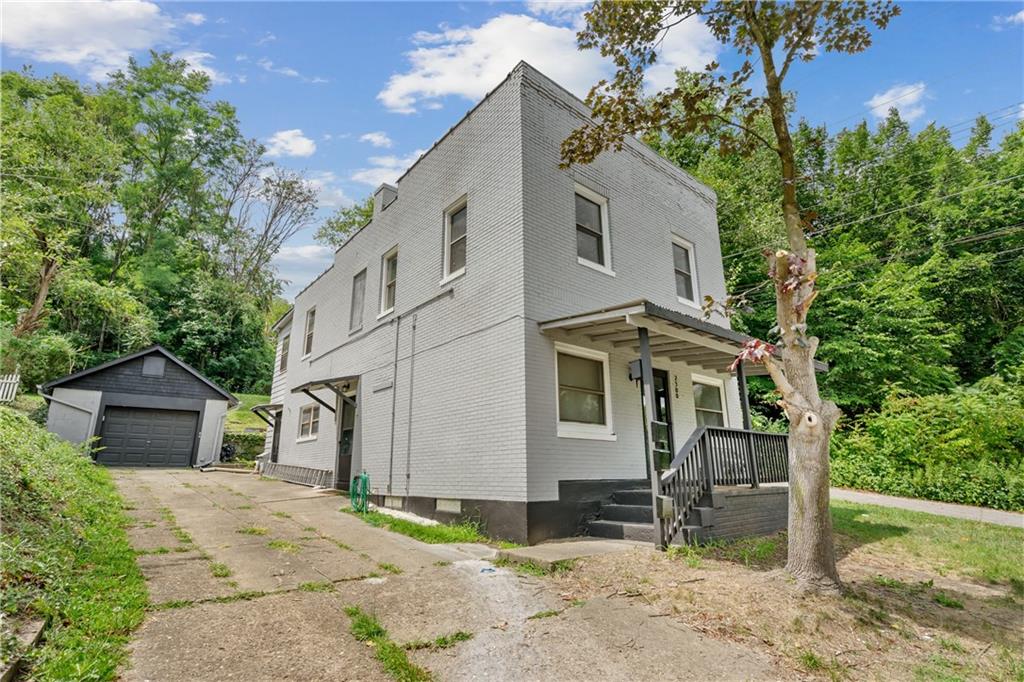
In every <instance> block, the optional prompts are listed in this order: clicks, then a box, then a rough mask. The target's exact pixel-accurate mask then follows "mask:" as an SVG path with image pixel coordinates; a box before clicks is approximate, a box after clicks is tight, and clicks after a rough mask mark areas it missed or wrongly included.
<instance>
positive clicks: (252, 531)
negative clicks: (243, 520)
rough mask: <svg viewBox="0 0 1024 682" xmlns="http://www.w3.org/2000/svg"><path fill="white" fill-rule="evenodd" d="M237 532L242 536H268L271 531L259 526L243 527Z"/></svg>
mask: <svg viewBox="0 0 1024 682" xmlns="http://www.w3.org/2000/svg"><path fill="white" fill-rule="evenodd" d="M235 532H236V533H241V534H242V535H266V534H267V533H269V532H270V531H269V530H267V529H266V528H261V527H259V526H243V527H242V528H239V529H238V530H236V531H235Z"/></svg>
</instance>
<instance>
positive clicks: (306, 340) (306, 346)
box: [302, 308, 316, 357]
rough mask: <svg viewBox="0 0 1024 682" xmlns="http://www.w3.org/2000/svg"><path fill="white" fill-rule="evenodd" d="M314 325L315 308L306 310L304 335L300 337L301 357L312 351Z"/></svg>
mask: <svg viewBox="0 0 1024 682" xmlns="http://www.w3.org/2000/svg"><path fill="white" fill-rule="evenodd" d="M314 326H316V308H310V309H309V310H308V311H306V335H305V336H304V337H303V339H302V357H307V356H309V355H311V354H312V353H313V327H314Z"/></svg>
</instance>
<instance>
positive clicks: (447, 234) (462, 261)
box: [444, 201, 466, 280]
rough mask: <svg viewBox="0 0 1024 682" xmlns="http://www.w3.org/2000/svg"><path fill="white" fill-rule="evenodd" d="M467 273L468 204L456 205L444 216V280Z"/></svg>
mask: <svg viewBox="0 0 1024 682" xmlns="http://www.w3.org/2000/svg"><path fill="white" fill-rule="evenodd" d="M465 271H466V202H464V201H463V202H462V203H461V204H456V205H455V207H453V208H451V209H449V210H448V211H447V212H446V213H445V215H444V278H445V279H446V280H447V279H452V278H454V277H458V276H459V275H461V274H462V273H463V272H465Z"/></svg>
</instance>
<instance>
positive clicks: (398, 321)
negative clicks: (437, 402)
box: [387, 315, 402, 495]
mask: <svg viewBox="0 0 1024 682" xmlns="http://www.w3.org/2000/svg"><path fill="white" fill-rule="evenodd" d="M401 326H402V317H401V315H398V316H396V317H395V358H394V361H393V362H392V364H391V447H390V451H391V452H390V454H389V455H388V488H387V490H388V495H390V494H391V482H392V478H393V477H394V473H395V411H396V409H397V408H396V405H397V403H396V401H397V400H398V339H399V337H398V332H399V329H400V328H401Z"/></svg>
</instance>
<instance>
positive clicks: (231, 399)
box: [41, 343, 238, 407]
mask: <svg viewBox="0 0 1024 682" xmlns="http://www.w3.org/2000/svg"><path fill="white" fill-rule="evenodd" d="M153 352H157V353H160V354H161V355H163V356H164V357H166V358H167V359H169V360H170V361H171V362H173V363H175V364H176V365H178V366H179V367H181V368H182V369H184V370H185V371H186V372H188V373H189V374H191V375H192V376H194V377H195V378H196V379H199V380H200V381H201V382H203V383H204V384H206V385H207V386H209V387H210V388H212V389H213V390H215V391H216V392H217V393H220V394H221V395H222V396H224V397H225V399H227V401H228V403H229V404H230V405H231V406H232V407H234V406H235V405H237V404H238V398H236V397H235V396H233V395H231V394H230V393H228V392H227V391H225V390H224V389H223V388H221V387H220V386H218V385H217V384H216V383H214V382H212V381H210V380H209V379H207V378H206V377H204V376H203V375H202V374H201V373H200V372H199V370H197V369H196V368H195V367H193V366H192V365H190V364H188V363H187V362H185V361H184V360H182V359H181V358H179V357H178V356H177V355H175V354H174V353H172V352H171V351H169V350H167V349H166V348H164V347H163V346H161V345H160V344H158V343H155V344H153V345H152V346H148V347H146V348H143V349H142V350H137V351H135V352H134V353H129V354H128V355H122V356H121V357H119V358H114V359H113V360H108V361H106V362H104V363H101V364H99V365H96V366H95V367H89V368H87V369H82V370H79V371H77V372H72V373H71V374H68V375H66V376H62V377H60V378H59V379H51V380H50V381H47V382H46V383H45V384H43V385H42V386H41V389H42V390H41V392H42V393H44V394H46V395H49V392H50V391H51V390H53V389H54V388H56V387H57V386H60V385H61V384H65V383H67V382H69V381H73V380H75V379H81V378H82V377H84V376H88V375H90V374H94V373H96V372H100V371H102V370H105V369H109V368H111V367H114V366H116V365H120V364H121V363H124V362H130V361H131V360H135V359H137V358H140V357H142V356H144V355H149V354H150V353H153Z"/></svg>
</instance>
